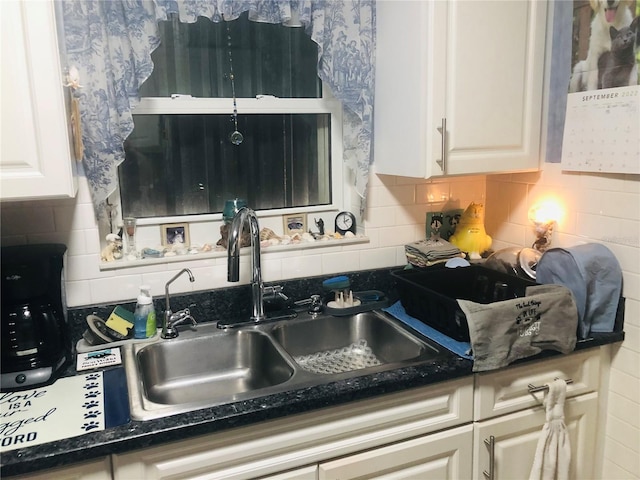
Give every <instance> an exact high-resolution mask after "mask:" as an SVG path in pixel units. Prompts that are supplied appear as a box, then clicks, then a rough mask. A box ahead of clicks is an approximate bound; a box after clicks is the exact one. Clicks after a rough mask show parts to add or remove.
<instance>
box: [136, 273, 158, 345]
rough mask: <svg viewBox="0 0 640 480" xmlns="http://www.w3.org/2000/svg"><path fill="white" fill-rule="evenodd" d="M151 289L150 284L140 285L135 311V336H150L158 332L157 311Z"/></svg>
mask: <svg viewBox="0 0 640 480" xmlns="http://www.w3.org/2000/svg"><path fill="white" fill-rule="evenodd" d="M150 291H151V287H150V286H149V285H141V286H140V294H139V295H138V301H137V303H136V310H135V312H134V313H133V317H134V325H133V338H149V337H153V336H154V335H155V334H156V328H157V325H156V311H155V309H154V308H153V298H151V293H150Z"/></svg>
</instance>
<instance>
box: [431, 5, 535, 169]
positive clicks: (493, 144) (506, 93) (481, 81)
mask: <svg viewBox="0 0 640 480" xmlns="http://www.w3.org/2000/svg"><path fill="white" fill-rule="evenodd" d="M442 3H444V6H446V8H447V9H448V12H447V18H448V26H449V27H448V30H447V35H446V38H447V41H446V44H447V55H446V62H447V63H446V69H443V70H446V87H445V88H446V93H445V95H443V96H440V97H435V98H434V99H433V100H434V101H433V103H432V105H433V106H434V109H433V111H432V113H431V114H432V115H433V116H434V117H435V118H436V119H439V118H445V119H446V157H445V159H444V163H441V165H442V166H443V170H444V173H445V174H465V173H483V172H500V171H517V170H527V169H536V168H538V164H539V158H538V157H539V147H540V129H541V118H542V87H543V83H544V82H543V80H544V77H543V73H544V53H545V31H546V8H547V6H546V2H539V1H525V0H516V1H511V2H496V1H480V2H478V1H458V2H442ZM443 100H444V105H442V101H443ZM439 112H443V113H442V114H439ZM431 134H435V132H431ZM431 153H432V155H433V156H434V158H436V159H438V160H439V161H440V162H442V158H441V157H442V154H441V149H440V148H438V146H437V145H435V148H433V150H432V152H431Z"/></svg>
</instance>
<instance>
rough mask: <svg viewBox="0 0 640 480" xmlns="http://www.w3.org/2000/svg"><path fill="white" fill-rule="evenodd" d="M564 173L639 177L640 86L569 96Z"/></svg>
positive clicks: (564, 147)
mask: <svg viewBox="0 0 640 480" xmlns="http://www.w3.org/2000/svg"><path fill="white" fill-rule="evenodd" d="M562 169H563V170H569V171H581V172H605V173H640V86H637V85H634V86H628V87H617V88H608V89H601V90H591V91H586V92H576V93H570V94H569V95H568V98H567V113H566V118H565V127H564V138H563V143H562Z"/></svg>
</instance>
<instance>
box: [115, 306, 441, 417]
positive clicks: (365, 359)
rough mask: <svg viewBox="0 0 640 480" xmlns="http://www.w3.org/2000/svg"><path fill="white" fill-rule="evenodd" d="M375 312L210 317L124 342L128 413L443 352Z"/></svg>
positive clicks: (170, 408) (262, 393)
mask: <svg viewBox="0 0 640 480" xmlns="http://www.w3.org/2000/svg"><path fill="white" fill-rule="evenodd" d="M443 354H446V355H448V353H443V352H442V351H441V350H439V348H438V347H436V346H434V345H432V344H431V343H430V342H428V341H427V340H424V339H423V338H422V337H419V336H416V335H413V334H412V333H409V332H408V331H407V330H405V328H404V327H403V326H401V324H400V323H399V322H398V321H397V320H395V319H393V318H391V317H389V316H387V315H386V314H384V313H382V312H366V313H361V314H358V315H353V316H348V317H331V316H325V315H320V316H318V317H316V318H313V317H311V316H309V315H307V314H302V315H300V316H299V317H298V318H296V319H292V320H283V321H280V322H275V323H266V324H261V325H257V326H256V325H248V326H246V327H241V328H235V329H231V330H220V329H218V328H216V324H215V322H206V323H200V324H198V326H197V327H192V328H187V329H184V330H181V331H180V336H179V337H178V338H174V339H169V340H162V339H159V338H158V339H156V340H155V341H152V342H150V343H137V344H127V345H125V347H124V349H123V359H124V366H125V370H126V373H127V385H128V388H129V397H130V406H131V417H132V418H133V419H135V420H149V419H153V418H160V417H164V416H168V415H174V414H178V413H182V412H187V411H192V410H197V409H201V408H206V407H212V406H216V405H221V404H226V403H232V402H237V401H243V400H249V399H255V398H260V397H266V396H268V395H271V394H274V393H281V392H285V391H292V390H295V389H297V388H302V387H309V386H313V385H321V384H325V383H329V382H332V381H336V380H340V379H344V378H350V377H355V376H359V375H366V374H368V373H373V372H378V371H382V370H389V369H393V368H399V367H402V366H407V365H413V364H416V363H420V362H422V361H425V360H428V359H432V358H434V357H436V356H438V355H443Z"/></svg>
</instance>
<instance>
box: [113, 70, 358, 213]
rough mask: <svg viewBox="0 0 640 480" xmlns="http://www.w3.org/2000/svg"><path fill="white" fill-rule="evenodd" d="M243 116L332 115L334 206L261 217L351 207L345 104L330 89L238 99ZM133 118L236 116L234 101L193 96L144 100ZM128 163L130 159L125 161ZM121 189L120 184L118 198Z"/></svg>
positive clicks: (239, 110)
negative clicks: (347, 201) (317, 94)
mask: <svg viewBox="0 0 640 480" xmlns="http://www.w3.org/2000/svg"><path fill="white" fill-rule="evenodd" d="M236 105H237V112H238V115H239V116H242V115H252V114H302V113H304V114H314V113H315V114H329V115H330V119H331V122H330V123H331V128H330V130H331V131H330V132H328V135H330V137H329V138H330V145H331V179H330V180H329V181H330V182H331V203H329V204H326V205H317V206H307V207H287V208H279V209H269V210H256V214H257V215H258V217H269V216H282V215H287V214H290V213H294V212H305V213H309V212H323V211H336V210H341V209H345V208H348V205H345V199H348V197H349V196H348V195H346V194H345V183H344V179H345V176H346V173H345V164H344V162H343V151H342V150H343V145H342V104H341V102H340V101H339V100H337V99H336V98H335V97H334V96H333V94H332V93H331V91H330V89H329V88H328V87H327V86H326V85H325V84H324V82H323V83H322V98H277V97H273V96H270V95H258V96H257V98H237V99H236ZM131 113H132V115H133V117H134V122H135V116H136V115H150V114H151V115H160V114H162V115H177V114H200V115H201V114H222V115H233V100H232V99H231V98H198V97H192V96H191V95H180V94H174V95H172V96H171V97H143V98H141V99H140V102H139V103H138V105H136V106H135V108H134V109H133V110H132V112H131ZM125 161H126V160H125ZM119 190H120V187H119V185H118V192H117V194H118V196H119V194H120V192H119ZM221 219H222V213H208V214H190V215H177V216H166V217H150V218H140V219H139V220H138V223H139V224H140V225H155V224H163V223H180V222H194V221H195V222H205V221H215V220H221Z"/></svg>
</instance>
